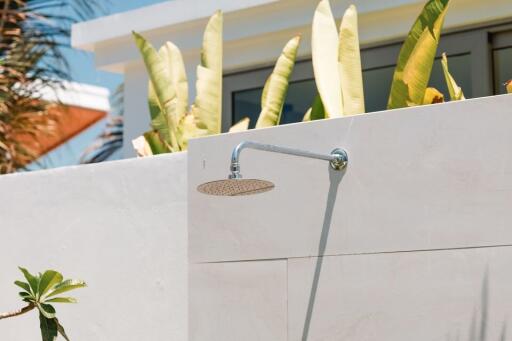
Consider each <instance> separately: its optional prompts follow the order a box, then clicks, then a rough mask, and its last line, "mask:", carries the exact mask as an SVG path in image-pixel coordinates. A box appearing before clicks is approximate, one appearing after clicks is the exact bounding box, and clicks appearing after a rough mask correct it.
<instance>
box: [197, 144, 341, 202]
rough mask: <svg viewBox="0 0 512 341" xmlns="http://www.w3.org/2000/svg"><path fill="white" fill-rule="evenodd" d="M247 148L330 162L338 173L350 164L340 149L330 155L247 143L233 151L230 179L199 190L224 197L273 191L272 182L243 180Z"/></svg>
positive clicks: (201, 187) (206, 184) (200, 186)
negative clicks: (242, 165) (241, 160)
mask: <svg viewBox="0 0 512 341" xmlns="http://www.w3.org/2000/svg"><path fill="white" fill-rule="evenodd" d="M247 148H249V149H257V150H262V151H266V152H272V153H280V154H288V155H294V156H301V157H307V158H312V159H319V160H324V161H329V164H330V165H331V168H332V169H335V170H337V171H341V170H343V169H345V167H346V166H347V163H348V156H347V152H346V151H345V150H343V149H340V148H336V149H334V150H333V151H332V152H331V153H330V154H318V153H313V152H308V151H304V150H299V149H294V148H287V147H279V146H274V145H271V144H263V143H258V142H251V141H245V142H241V143H240V144H238V145H237V146H236V147H235V148H234V149H233V152H232V154H231V166H230V170H231V174H229V176H228V179H225V180H217V181H211V182H207V183H204V184H201V185H199V186H198V187H197V190H198V191H199V192H201V193H204V194H210V195H223V196H236V195H249V194H256V193H263V192H267V191H270V190H272V189H273V188H274V184H273V183H272V182H270V181H266V180H259V179H242V174H240V153H241V152H242V150H243V149H247Z"/></svg>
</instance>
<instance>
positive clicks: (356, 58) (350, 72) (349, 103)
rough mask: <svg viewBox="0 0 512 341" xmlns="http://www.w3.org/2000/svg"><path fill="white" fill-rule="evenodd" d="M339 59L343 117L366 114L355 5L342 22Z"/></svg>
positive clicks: (351, 6) (347, 11)
mask: <svg viewBox="0 0 512 341" xmlns="http://www.w3.org/2000/svg"><path fill="white" fill-rule="evenodd" d="M338 58H339V66H340V67H339V70H340V81H341V89H342V94H343V115H346V116H348V115H356V114H361V113H364V112H365V110H364V90H363V71H362V68H361V53H360V50H359V33H358V27H357V9H356V7H355V6H354V5H350V7H349V8H348V9H347V10H346V11H345V14H344V15H343V20H342V21H341V26H340V39H339V56H338Z"/></svg>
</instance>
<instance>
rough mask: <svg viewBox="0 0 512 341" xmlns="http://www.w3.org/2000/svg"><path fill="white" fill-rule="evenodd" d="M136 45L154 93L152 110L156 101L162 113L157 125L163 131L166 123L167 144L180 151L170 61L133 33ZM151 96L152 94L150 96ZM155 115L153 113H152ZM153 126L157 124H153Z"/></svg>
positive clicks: (151, 101)
mask: <svg viewBox="0 0 512 341" xmlns="http://www.w3.org/2000/svg"><path fill="white" fill-rule="evenodd" d="M133 36H134V38H135V43H136V44H137V47H138V48H139V50H140V53H141V55H142V58H143V60H144V65H145V66H146V70H147V71H148V75H149V79H150V82H151V84H152V87H153V90H151V87H150V92H151V91H154V96H153V99H150V100H149V101H150V110H151V111H153V109H152V107H153V108H155V106H154V101H157V103H158V106H159V107H160V109H161V111H162V113H161V115H160V116H159V117H158V122H156V125H157V126H158V128H155V127H154V128H155V129H162V128H163V125H164V123H165V124H166V125H167V127H168V128H167V129H168V131H169V133H168V134H167V133H164V135H165V138H169V140H168V141H166V142H167V143H169V145H170V146H171V148H172V149H173V150H179V146H178V143H177V139H176V131H177V120H176V92H175V91H174V87H173V86H170V85H169V79H170V77H171V76H170V65H169V63H168V61H166V60H164V59H163V58H162V56H161V55H160V54H159V53H158V52H157V51H156V50H155V48H154V47H153V46H152V45H151V44H150V43H149V42H148V41H147V40H146V39H144V37H142V36H141V35H140V34H138V33H136V32H133ZM149 95H150V96H151V93H150V94H149ZM152 115H153V113H152ZM153 124H155V123H154V122H153Z"/></svg>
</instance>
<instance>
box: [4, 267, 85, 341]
mask: <svg viewBox="0 0 512 341" xmlns="http://www.w3.org/2000/svg"><path fill="white" fill-rule="evenodd" d="M19 269H20V270H21V272H22V273H23V276H24V277H25V280H26V281H15V282H14V284H16V285H17V286H18V287H20V288H21V289H22V291H21V292H20V293H19V295H20V297H21V299H22V301H23V302H25V303H26V306H25V307H23V308H21V309H18V310H15V311H12V312H7V313H3V314H0V320H1V319H5V318H9V317H15V316H20V315H23V314H25V313H28V312H29V311H32V310H34V309H35V310H37V311H38V313H39V322H40V328H41V336H42V341H53V340H55V339H56V338H57V336H58V335H59V334H60V335H61V336H62V337H63V338H64V339H66V340H67V341H70V339H69V337H68V336H67V335H66V332H65V330H64V327H63V326H62V324H61V323H60V322H59V320H58V319H57V317H56V315H55V308H54V307H53V303H76V299H74V298H73V297H64V296H60V295H61V294H63V293H65V292H68V291H71V290H74V289H78V288H83V287H85V286H86V284H85V282H84V281H81V280H75V279H66V280H65V279H64V277H63V276H62V274H61V273H59V272H57V271H55V270H46V271H45V272H44V273H39V274H37V275H32V274H31V273H30V272H28V271H27V269H24V268H22V267H20V268H19Z"/></svg>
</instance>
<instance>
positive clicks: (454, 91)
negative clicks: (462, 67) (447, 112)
mask: <svg viewBox="0 0 512 341" xmlns="http://www.w3.org/2000/svg"><path fill="white" fill-rule="evenodd" d="M441 65H442V67H443V73H444V78H445V80H446V85H447V86H448V93H449V94H450V99H451V100H452V101H460V100H464V99H466V98H465V97H464V93H463V92H462V89H461V87H460V86H458V85H457V82H456V81H455V79H454V78H453V77H452V75H451V74H450V69H449V68H448V58H447V57H446V53H443V58H442V59H441Z"/></svg>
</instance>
